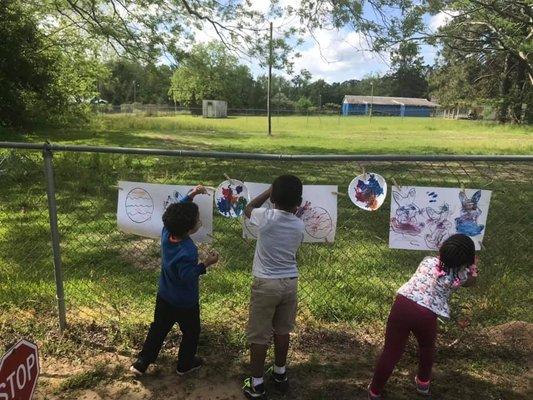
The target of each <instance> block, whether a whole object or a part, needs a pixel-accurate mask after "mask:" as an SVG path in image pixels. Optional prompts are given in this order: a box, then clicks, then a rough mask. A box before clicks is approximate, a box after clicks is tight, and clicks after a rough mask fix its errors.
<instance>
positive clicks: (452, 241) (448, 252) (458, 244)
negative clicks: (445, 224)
mask: <svg viewBox="0 0 533 400" xmlns="http://www.w3.org/2000/svg"><path fill="white" fill-rule="evenodd" d="M475 258H476V246H475V245H474V241H473V240H472V238H470V236H466V235H463V234H461V233H458V234H455V235H452V236H450V237H449V238H448V239H446V240H445V241H444V243H443V244H442V245H441V246H440V249H439V259H440V262H441V264H442V269H443V270H444V271H445V272H446V273H447V274H449V273H453V277H454V278H457V274H458V273H459V271H460V270H461V269H462V268H464V267H468V266H470V265H472V264H474V262H475Z"/></svg>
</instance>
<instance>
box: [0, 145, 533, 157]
mask: <svg viewBox="0 0 533 400" xmlns="http://www.w3.org/2000/svg"><path fill="white" fill-rule="evenodd" d="M0 148H4V149H25V150H38V151H51V152H77V153H114V154H135V155H152V156H170V157H198V158H217V159H241V160H272V161H280V160H281V161H500V162H512V161H515V162H533V155H467V154H464V155H451V154H450V155H431V154H267V153H237V152H223V151H196V150H165V149H145V148H137V147H103V146H102V147H101V146H78V145H62V144H50V143H43V144H40V143H26V142H0Z"/></svg>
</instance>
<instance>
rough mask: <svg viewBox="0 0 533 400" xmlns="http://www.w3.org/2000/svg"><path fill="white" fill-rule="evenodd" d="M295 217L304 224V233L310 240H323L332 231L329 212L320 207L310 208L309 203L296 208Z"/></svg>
mask: <svg viewBox="0 0 533 400" xmlns="http://www.w3.org/2000/svg"><path fill="white" fill-rule="evenodd" d="M296 216H297V217H298V218H300V219H301V220H302V221H303V222H304V224H305V231H306V232H307V234H308V235H309V236H311V237H312V238H315V239H325V238H327V237H328V235H329V234H330V233H331V230H332V229H333V221H332V219H331V216H330V215H329V212H328V211H327V210H326V209H324V208H322V207H312V205H311V202H310V201H306V202H305V204H304V205H302V206H300V207H299V208H298V210H297V211H296Z"/></svg>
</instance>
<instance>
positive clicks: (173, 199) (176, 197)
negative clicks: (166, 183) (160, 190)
mask: <svg viewBox="0 0 533 400" xmlns="http://www.w3.org/2000/svg"><path fill="white" fill-rule="evenodd" d="M184 198H185V196H184V195H182V194H181V193H180V192H178V191H177V190H174V191H173V192H172V194H169V195H168V196H167V198H166V200H165V202H164V203H163V208H164V209H165V210H166V209H167V207H168V206H169V205H171V204H173V203H179V202H180V201H182V200H183V199H184Z"/></svg>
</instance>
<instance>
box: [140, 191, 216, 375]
mask: <svg viewBox="0 0 533 400" xmlns="http://www.w3.org/2000/svg"><path fill="white" fill-rule="evenodd" d="M206 193H207V192H206V190H205V188H204V187H203V186H201V185H199V186H196V187H195V188H194V189H193V190H192V191H191V192H190V193H189V194H188V195H187V196H186V197H185V198H184V199H183V200H181V201H180V202H179V203H175V204H171V205H169V206H168V208H167V209H166V210H165V213H164V214H163V231H162V233H161V276H160V278H159V290H158V292H157V298H156V304H155V311H154V321H153V322H152V323H151V325H150V329H149V330H148V334H147V336H146V340H145V342H144V345H143V348H142V351H141V352H140V353H139V356H138V358H137V361H136V362H135V363H134V364H133V365H132V366H131V368H130V371H131V372H133V373H134V374H135V375H142V374H144V373H145V372H146V369H147V368H148V366H149V365H150V364H151V363H153V362H155V360H156V359H157V356H158V354H159V351H160V350H161V346H162V345H163V341H164V340H165V338H166V336H167V335H168V333H169V332H170V330H171V329H172V327H173V326H174V324H175V323H176V322H177V323H178V325H179V327H180V330H181V332H182V335H183V337H182V340H181V344H180V348H179V353H178V365H177V368H176V372H177V373H178V375H183V374H186V373H188V372H191V371H193V370H196V369H198V368H200V367H201V366H202V364H203V362H202V359H201V358H199V357H197V356H196V350H197V348H198V338H199V336H200V308H199V290H198V289H199V284H198V281H199V278H200V275H203V274H205V272H206V267H209V266H210V265H212V264H215V263H216V262H217V261H218V254H217V253H215V252H213V253H211V254H210V255H209V256H208V257H207V259H206V260H205V261H204V262H203V263H200V264H199V263H198V248H197V247H196V245H195V244H194V242H193V241H192V239H191V238H190V237H189V235H191V234H193V233H195V232H197V231H198V229H200V227H201V222H200V214H199V211H198V206H197V205H196V204H195V203H193V202H192V200H193V198H194V197H195V196H196V195H198V194H206Z"/></svg>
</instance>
